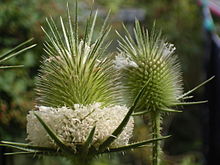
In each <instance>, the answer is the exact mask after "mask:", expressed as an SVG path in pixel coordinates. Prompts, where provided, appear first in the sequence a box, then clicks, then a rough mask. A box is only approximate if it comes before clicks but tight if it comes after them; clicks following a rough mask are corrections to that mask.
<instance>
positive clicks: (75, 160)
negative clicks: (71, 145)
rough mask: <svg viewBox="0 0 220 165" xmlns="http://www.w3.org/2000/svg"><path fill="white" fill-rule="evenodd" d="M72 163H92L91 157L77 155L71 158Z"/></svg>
mask: <svg viewBox="0 0 220 165" xmlns="http://www.w3.org/2000/svg"><path fill="white" fill-rule="evenodd" d="M71 162H72V165H90V164H91V163H92V160H91V159H88V158H87V156H86V155H85V156H78V157H75V158H73V159H71Z"/></svg>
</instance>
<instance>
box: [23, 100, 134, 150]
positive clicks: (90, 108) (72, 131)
mask: <svg viewBox="0 0 220 165" xmlns="http://www.w3.org/2000/svg"><path fill="white" fill-rule="evenodd" d="M37 108H38V110H37V111H30V112H29V114H28V115H27V133H28V136H27V140H29V141H30V143H31V144H33V145H37V146H45V147H56V145H55V143H54V142H53V141H52V140H51V139H50V137H49V135H48V133H47V132H46V131H45V129H44V128H43V127H42V125H41V124H40V122H39V121H38V119H37V118H36V116H35V115H34V113H35V114H37V115H39V116H40V117H41V118H42V119H43V120H44V122H45V123H46V124H47V125H48V126H49V127H50V128H51V129H52V130H53V131H54V132H55V134H56V135H57V136H58V137H59V138H60V139H61V140H62V141H63V142H64V143H65V144H66V145H67V146H70V147H72V148H74V147H75V146H76V144H80V143H84V142H85V141H86V138H87V137H88V135H89V133H90V131H91V130H92V128H93V127H94V126H96V129H95V135H94V138H93V143H92V145H93V146H95V147H98V146H99V145H100V144H101V143H102V142H103V141H104V140H105V139H106V138H107V137H109V136H111V134H112V132H113V131H114V130H115V129H116V128H117V127H118V125H119V124H120V123H121V121H122V120H123V118H124V117H125V115H126V113H127V112H128V109H127V108H126V107H125V106H108V107H101V104H100V103H94V104H91V105H87V106H83V105H79V104H75V105H74V110H73V109H70V108H68V107H61V108H52V107H45V106H39V107H37ZM133 127H134V120H133V118H132V117H131V118H130V120H129V122H128V124H127V126H126V127H125V128H124V130H123V132H122V133H121V134H120V135H119V136H118V138H117V139H116V140H115V141H114V142H113V143H112V144H111V146H110V147H117V146H122V145H126V144H128V141H129V139H130V138H131V136H132V132H133Z"/></svg>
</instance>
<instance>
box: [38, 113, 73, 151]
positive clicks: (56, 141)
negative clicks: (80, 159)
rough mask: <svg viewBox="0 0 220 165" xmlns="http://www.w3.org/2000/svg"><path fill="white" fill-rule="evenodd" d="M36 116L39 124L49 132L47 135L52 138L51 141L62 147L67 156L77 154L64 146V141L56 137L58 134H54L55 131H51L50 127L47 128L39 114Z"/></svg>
mask: <svg viewBox="0 0 220 165" xmlns="http://www.w3.org/2000/svg"><path fill="white" fill-rule="evenodd" d="M35 116H36V117H37V119H38V120H39V122H40V123H41V124H42V126H43V127H44V129H45V130H46V131H47V133H48V135H49V136H50V137H51V139H53V140H54V142H55V143H56V144H57V145H58V146H59V147H60V149H61V150H63V151H64V152H66V153H67V154H75V152H74V151H73V150H72V149H70V148H69V147H67V146H66V145H65V144H64V142H62V140H61V139H60V138H59V137H57V136H56V134H55V133H54V132H53V130H52V129H50V127H49V126H47V124H46V123H45V122H44V121H43V120H42V119H41V118H40V117H39V116H38V115H37V114H35Z"/></svg>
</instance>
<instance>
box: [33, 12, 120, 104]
mask: <svg viewBox="0 0 220 165" xmlns="http://www.w3.org/2000/svg"><path fill="white" fill-rule="evenodd" d="M96 16H97V13H96V14H95V15H94V16H92V15H91V16H90V18H89V20H88V22H87V27H86V28H85V32H84V33H85V34H84V35H83V36H84V37H83V38H82V39H79V37H78V36H79V32H78V24H77V20H75V21H76V22H75V23H74V25H72V22H71V21H72V20H71V18H70V16H68V17H69V20H68V24H67V25H66V26H65V24H64V23H63V19H62V18H60V25H61V31H58V30H57V29H58V28H57V27H56V25H55V24H54V21H53V20H52V19H51V20H49V21H48V20H47V23H48V25H49V29H50V34H49V33H47V32H46V31H45V30H44V29H43V30H44V32H45V33H46V35H47V37H48V39H49V41H48V42H46V43H45V52H46V53H47V56H46V57H45V58H44V61H42V65H41V69H40V74H39V76H38V79H37V85H36V86H37V89H36V92H37V95H38V98H37V101H38V105H43V106H50V107H62V106H68V107H70V108H73V106H74V104H83V105H87V104H92V103H94V102H101V103H102V104H103V106H104V105H110V104H114V103H115V102H116V101H117V90H116V89H115V88H116V85H117V84H116V83H115V81H116V76H117V75H116V74H114V68H113V67H112V63H111V61H110V60H109V59H107V58H104V57H103V54H105V50H106V48H107V46H106V45H104V44H103V42H104V40H105V38H106V36H107V35H108V33H109V31H110V28H109V27H108V26H106V24H104V25H103V27H102V30H101V31H100V33H99V35H98V37H97V38H96V40H95V41H94V42H92V40H93V31H94V25H95V22H96ZM107 45H108V44H107Z"/></svg>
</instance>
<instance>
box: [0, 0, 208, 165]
mask: <svg viewBox="0 0 220 165" xmlns="http://www.w3.org/2000/svg"><path fill="white" fill-rule="evenodd" d="M78 1H79V15H80V17H81V18H82V20H83V18H84V16H86V15H88V11H89V9H90V6H91V4H92V0H78ZM66 2H67V1H62V0H1V1H0V54H1V53H3V52H5V51H7V50H9V49H11V48H13V47H14V46H16V45H18V44H19V43H21V42H23V41H25V40H27V39H29V38H32V37H34V43H37V47H35V48H33V49H31V50H29V51H27V52H25V53H23V54H22V55H20V56H19V57H16V58H14V59H13V60H10V64H24V65H25V67H24V68H21V69H13V70H12V69H10V70H0V139H4V140H12V141H21V142H22V141H24V139H25V136H26V135H25V134H26V133H25V125H26V114H27V112H28V111H29V110H31V109H32V108H33V107H34V105H35V102H34V100H35V93H34V82H35V77H36V76H37V73H38V72H37V71H38V68H39V64H40V60H41V57H42V55H45V53H44V51H43V43H44V40H45V35H44V33H43V32H42V30H41V26H44V25H45V18H46V17H49V16H53V17H54V18H55V20H58V16H59V15H65V6H66ZM69 3H70V8H72V9H74V5H73V4H74V1H73V0H70V1H69ZM95 8H98V9H99V10H100V14H99V16H100V20H102V19H103V16H104V15H105V13H106V12H107V11H108V10H109V9H111V24H112V27H113V28H112V29H113V30H112V31H111V34H110V36H111V37H110V39H113V44H112V45H111V46H110V49H109V51H111V52H112V51H116V49H115V46H117V36H116V34H115V32H114V29H117V30H119V31H120V30H121V29H122V26H121V22H123V21H124V23H125V24H126V26H128V27H129V28H130V29H132V27H133V23H134V18H135V17H137V18H140V19H141V22H142V24H143V25H144V26H145V27H147V28H149V29H150V28H151V27H152V26H153V24H154V22H156V28H157V29H158V30H162V32H163V34H164V35H165V36H166V38H167V39H168V41H170V42H171V43H173V44H175V46H176V53H177V54H178V56H179V60H180V63H181V67H182V71H183V77H184V87H185V90H188V89H190V88H192V87H194V86H196V84H198V83H199V82H201V81H202V80H204V78H205V74H204V68H203V63H204V40H205V38H204V31H203V29H202V13H201V9H200V7H199V6H198V5H197V2H196V1H194V0H95ZM72 11H73V10H72ZM127 12H128V13H131V16H130V15H127ZM135 14H137V15H135ZM81 23H82V25H83V22H81ZM98 26H100V25H98ZM194 95H195V100H199V99H200V98H201V97H202V90H198V91H197V92H196V93H195V94H194ZM201 108H202V107H200V106H192V107H186V108H185V109H184V112H183V113H181V114H177V115H175V116H168V117H166V118H165V122H164V130H163V133H164V134H172V135H173V136H172V137H171V138H170V139H169V140H167V141H165V143H164V151H165V153H166V156H165V157H164V160H163V162H164V163H163V164H164V165H166V164H169V165H197V164H201V162H202V161H203V159H204V158H203V155H202V145H203V142H202V127H201V120H202V115H201V111H200V110H201ZM136 121H137V128H136V129H135V136H134V137H133V140H134V141H135V140H141V139H144V138H146V137H150V134H149V129H148V127H147V126H146V125H147V124H148V121H149V119H148V118H144V119H143V120H142V119H136ZM7 151H8V150H7ZM1 152H6V151H5V150H4V151H3V150H2V151H1ZM149 154H150V149H149V148H144V149H140V150H135V151H132V152H129V153H126V154H125V155H124V154H116V155H112V156H110V157H109V156H104V157H102V158H101V159H97V160H96V161H95V162H94V165H110V164H111V165H119V164H120V165H123V164H126V165H141V164H143V165H145V164H149V160H150V158H149ZM146 155H148V157H146ZM0 158H1V159H4V160H2V162H3V161H4V162H6V164H5V165H14V164H15V165H23V164H30V163H32V164H36V165H37V164H42V165H47V164H53V165H61V164H62V165H68V162H66V161H65V160H63V159H61V158H54V157H52V158H46V157H45V158H40V159H39V158H33V157H32V156H14V157H0ZM0 162H1V160H0Z"/></svg>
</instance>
